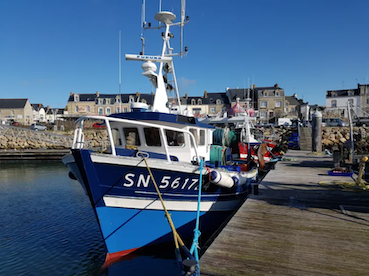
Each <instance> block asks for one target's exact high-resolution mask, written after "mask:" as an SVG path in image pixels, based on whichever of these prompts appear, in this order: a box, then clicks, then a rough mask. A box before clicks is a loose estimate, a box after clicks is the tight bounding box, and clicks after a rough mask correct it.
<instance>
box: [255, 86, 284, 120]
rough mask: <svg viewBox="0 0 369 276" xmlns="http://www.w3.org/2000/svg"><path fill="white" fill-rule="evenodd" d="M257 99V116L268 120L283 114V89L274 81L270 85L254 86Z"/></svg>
mask: <svg viewBox="0 0 369 276" xmlns="http://www.w3.org/2000/svg"><path fill="white" fill-rule="evenodd" d="M254 89H255V91H256V93H257V99H258V108H259V118H260V120H261V121H269V120H272V119H275V118H280V117H283V116H284V115H285V108H286V105H285V102H286V101H285V94H284V89H283V88H281V87H279V85H278V83H276V84H275V85H274V86H272V87H255V88H254Z"/></svg>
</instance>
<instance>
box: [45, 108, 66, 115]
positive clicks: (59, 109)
mask: <svg viewBox="0 0 369 276" xmlns="http://www.w3.org/2000/svg"><path fill="white" fill-rule="evenodd" d="M55 109H58V111H57V112H56V114H57V115H63V114H64V108H50V109H49V110H48V111H47V112H46V114H49V115H54V113H53V110H55Z"/></svg>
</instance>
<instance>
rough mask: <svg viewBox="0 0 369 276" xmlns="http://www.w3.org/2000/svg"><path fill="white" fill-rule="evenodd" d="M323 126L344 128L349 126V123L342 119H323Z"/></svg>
mask: <svg viewBox="0 0 369 276" xmlns="http://www.w3.org/2000/svg"><path fill="white" fill-rule="evenodd" d="M322 126H329V127H335V126H339V127H344V126H348V123H347V122H345V121H344V120H342V119H339V118H323V119H322Z"/></svg>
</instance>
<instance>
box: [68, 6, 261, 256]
mask: <svg viewBox="0 0 369 276" xmlns="http://www.w3.org/2000/svg"><path fill="white" fill-rule="evenodd" d="M155 18H156V19H157V20H158V21H159V22H161V23H162V27H163V28H165V32H164V33H163V35H162V36H163V49H162V54H161V55H158V56H148V55H144V54H143V53H142V54H139V55H126V59H127V60H138V61H143V62H144V63H143V65H142V68H143V70H144V73H143V75H144V76H146V77H148V78H149V80H150V81H151V83H152V84H153V85H154V87H155V89H156V93H155V99H154V103H153V106H152V108H151V110H149V109H148V106H147V105H146V104H145V103H142V102H137V103H132V111H131V112H128V113H119V114H112V115H110V116H108V117H103V116H86V117H81V118H79V119H78V120H77V121H76V127H75V133H74V140H73V145H72V153H71V154H69V155H67V156H65V157H64V158H63V162H64V164H65V165H66V166H67V167H68V168H69V169H70V174H71V176H72V177H73V178H75V179H77V180H78V181H79V182H80V183H81V184H82V186H83V187H84V189H85V191H86V193H87V195H88V197H89V199H90V202H91V205H92V207H93V209H94V211H95V214H96V217H97V219H98V222H99V225H100V229H101V232H102V236H103V238H104V241H105V244H106V247H107V251H108V256H107V260H111V259H116V258H120V257H121V256H124V255H127V254H130V253H132V252H133V251H136V250H137V249H140V248H144V247H148V246H151V245H157V244H163V243H166V242H172V241H173V234H174V232H173V231H172V229H171V226H170V225H169V224H168V222H167V218H166V216H164V206H165V207H166V209H167V210H168V211H169V213H170V217H171V220H172V221H173V223H174V225H175V227H176V231H177V232H178V234H179V235H180V236H181V237H182V238H183V240H190V239H191V238H192V237H193V235H194V231H193V230H194V228H195V224H196V213H197V212H199V215H200V229H199V230H200V231H201V236H202V237H203V239H202V241H201V244H200V246H201V245H203V244H204V243H205V242H206V241H207V240H208V238H210V237H211V236H212V235H213V234H214V233H216V232H217V231H219V230H220V229H221V228H222V227H223V226H224V223H225V222H227V220H228V219H229V218H230V216H232V215H233V214H234V212H235V211H236V210H237V209H238V208H239V207H240V206H241V205H242V203H243V202H244V200H245V199H246V198H247V196H248V195H249V193H250V191H251V183H252V182H253V181H256V176H257V167H256V166H255V165H254V166H252V165H251V164H249V165H248V167H247V170H242V165H243V162H241V163H237V162H233V161H232V155H231V154H226V158H227V160H228V161H230V162H229V164H226V165H225V164H223V163H222V162H221V161H222V160H217V157H216V158H215V159H214V158H212V159H211V158H210V152H211V147H212V134H213V131H214V127H213V126H210V125H208V124H203V123H200V122H198V120H197V119H196V118H194V117H193V116H187V114H186V111H185V110H183V109H182V107H181V106H180V101H178V105H179V106H177V107H173V106H170V105H169V104H168V96H167V91H166V90H167V89H169V90H171V91H173V90H174V91H175V92H176V93H177V96H178V97H179V92H178V87H177V82H176V79H175V74H174V64H173V56H174V55H175V54H174V53H173V52H172V51H173V48H172V47H171V46H170V43H169V41H170V39H171V37H172V35H171V33H170V31H169V29H170V27H171V26H174V25H181V26H182V27H183V25H184V24H185V23H186V22H184V21H183V19H182V21H181V22H180V23H179V24H178V23H173V21H174V20H175V18H176V17H175V15H174V14H173V13H171V12H165V11H161V12H159V13H157V14H156V15H155ZM182 18H183V17H182ZM181 50H182V49H181ZM184 53H185V51H181V52H180V55H183V54H184ZM155 63H158V64H159V70H158V69H157V66H156V65H155ZM157 70H158V72H156V71H157ZM169 74H172V75H173V82H172V83H173V84H174V86H172V85H169V81H168V80H169ZM87 120H102V121H104V124H105V126H106V130H107V133H108V137H109V144H110V146H109V148H108V149H107V150H105V151H103V152H101V151H100V152H96V151H93V150H91V149H88V148H86V147H85V145H86V141H85V139H84V132H83V131H84V125H85V123H86V121H87ZM223 157H224V156H222V157H219V158H223ZM200 184H201V185H200ZM201 186H202V188H201V189H199V187H201ZM200 191H201V196H199V192H200ZM199 197H200V199H201V200H200V204H198V200H199ZM161 199H162V201H161ZM174 235H175V234H174Z"/></svg>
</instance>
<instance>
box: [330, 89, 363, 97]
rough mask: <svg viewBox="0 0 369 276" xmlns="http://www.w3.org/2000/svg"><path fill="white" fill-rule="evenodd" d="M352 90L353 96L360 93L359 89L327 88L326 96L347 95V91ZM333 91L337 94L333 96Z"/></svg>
mask: <svg viewBox="0 0 369 276" xmlns="http://www.w3.org/2000/svg"><path fill="white" fill-rule="evenodd" d="M350 91H352V92H354V96H358V95H360V90H359V89H341V90H327V98H330V97H332V98H334V97H349V96H351V95H349V92H350ZM334 92H336V93H337V96H333V94H334Z"/></svg>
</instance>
